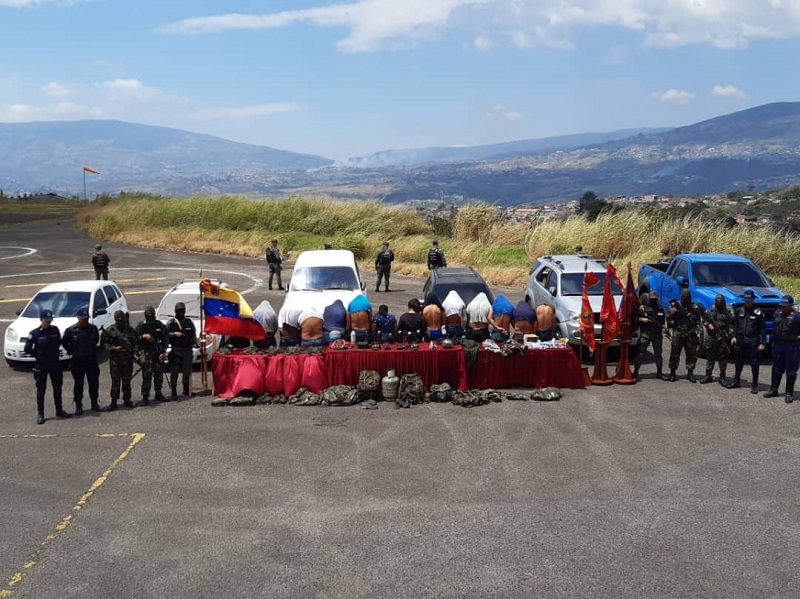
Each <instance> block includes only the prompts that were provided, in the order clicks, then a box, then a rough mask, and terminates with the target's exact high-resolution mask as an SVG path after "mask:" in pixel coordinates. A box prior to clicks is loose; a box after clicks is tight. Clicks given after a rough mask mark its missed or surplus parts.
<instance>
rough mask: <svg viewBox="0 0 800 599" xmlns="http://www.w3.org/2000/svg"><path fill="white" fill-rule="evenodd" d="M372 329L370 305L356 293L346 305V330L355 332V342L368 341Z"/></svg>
mask: <svg viewBox="0 0 800 599" xmlns="http://www.w3.org/2000/svg"><path fill="white" fill-rule="evenodd" d="M371 329H372V305H371V304H370V303H369V300H367V298H366V297H364V296H363V295H357V296H356V297H355V298H354V299H353V300H352V301H351V302H350V304H349V305H348V306H347V330H348V331H355V332H356V342H358V341H369V337H370V331H371Z"/></svg>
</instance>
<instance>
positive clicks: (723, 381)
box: [718, 368, 728, 387]
mask: <svg viewBox="0 0 800 599" xmlns="http://www.w3.org/2000/svg"><path fill="white" fill-rule="evenodd" d="M725 373H726V369H725V368H720V371H719V381H718V382H719V384H720V385H722V386H723V387H725V386H726V385H727V384H728V379H727V377H726V376H725Z"/></svg>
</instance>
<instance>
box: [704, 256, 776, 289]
mask: <svg viewBox="0 0 800 599" xmlns="http://www.w3.org/2000/svg"><path fill="white" fill-rule="evenodd" d="M692 276H693V278H694V285H695V286H702V285H712V286H716V285H745V286H751V287H767V286H769V282H768V281H767V280H766V279H765V277H764V274H763V273H762V272H761V271H760V270H759V269H758V268H757V267H756V266H755V265H754V264H751V263H749V262H701V263H695V264H693V265H692Z"/></svg>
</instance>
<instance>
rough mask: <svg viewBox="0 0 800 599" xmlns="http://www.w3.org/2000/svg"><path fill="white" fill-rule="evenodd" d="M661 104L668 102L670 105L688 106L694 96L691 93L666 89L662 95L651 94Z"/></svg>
mask: <svg viewBox="0 0 800 599" xmlns="http://www.w3.org/2000/svg"><path fill="white" fill-rule="evenodd" d="M653 95H654V96H655V97H656V98H658V99H659V100H661V101H662V102H670V103H672V104H688V103H689V102H691V101H692V100H694V97H695V95H694V94H693V93H692V92H687V91H682V90H678V89H668V90H667V91H665V92H664V93H663V94H653Z"/></svg>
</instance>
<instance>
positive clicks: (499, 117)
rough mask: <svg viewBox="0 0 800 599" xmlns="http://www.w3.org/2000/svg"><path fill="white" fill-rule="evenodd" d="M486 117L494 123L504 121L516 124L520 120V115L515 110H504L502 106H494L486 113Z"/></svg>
mask: <svg viewBox="0 0 800 599" xmlns="http://www.w3.org/2000/svg"><path fill="white" fill-rule="evenodd" d="M486 116H487V117H489V118H490V119H492V120H495V121H505V122H508V123H516V122H519V121H521V120H522V115H521V114H520V113H519V112H517V111H516V110H511V109H509V108H506V107H505V106H503V105H502V104H496V105H495V106H493V107H492V109H491V110H490V111H489V112H487V113H486Z"/></svg>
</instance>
